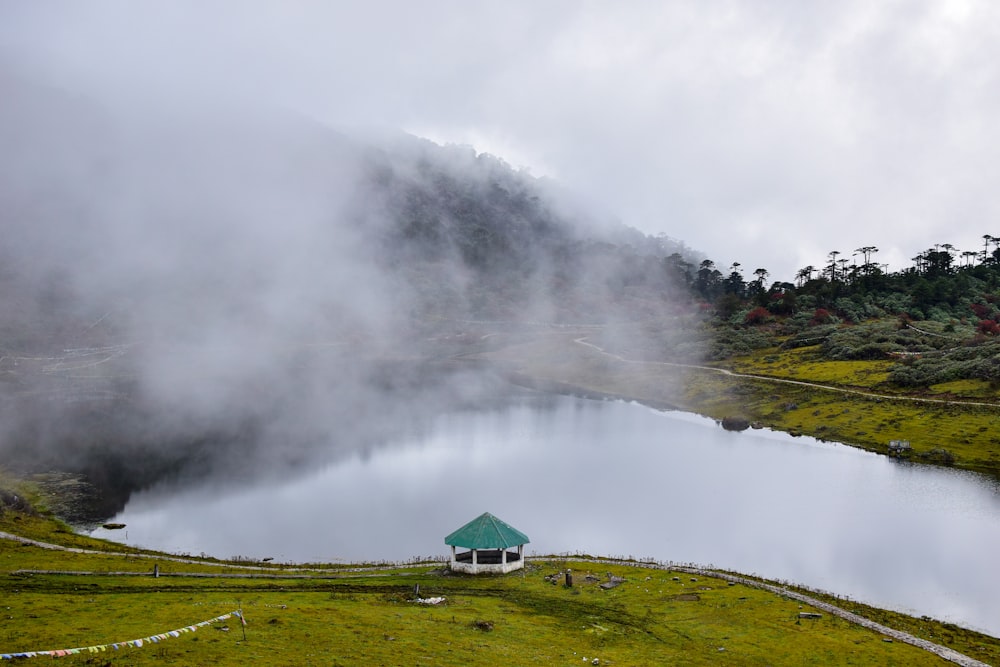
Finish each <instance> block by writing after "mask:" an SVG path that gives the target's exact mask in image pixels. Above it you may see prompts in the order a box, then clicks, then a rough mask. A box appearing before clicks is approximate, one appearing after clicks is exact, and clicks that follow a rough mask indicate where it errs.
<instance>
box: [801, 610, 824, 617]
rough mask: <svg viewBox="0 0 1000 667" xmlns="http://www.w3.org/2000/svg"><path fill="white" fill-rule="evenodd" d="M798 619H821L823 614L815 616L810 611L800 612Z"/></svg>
mask: <svg viewBox="0 0 1000 667" xmlns="http://www.w3.org/2000/svg"><path fill="white" fill-rule="evenodd" d="M799 618H823V614H817V613H816V612H812V611H800V612H799Z"/></svg>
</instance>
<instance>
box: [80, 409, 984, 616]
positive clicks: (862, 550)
mask: <svg viewBox="0 0 1000 667" xmlns="http://www.w3.org/2000/svg"><path fill="white" fill-rule="evenodd" d="M413 426H414V428H413V430H412V431H411V432H405V431H404V432H400V433H398V434H396V435H393V436H392V437H389V438H387V439H385V440H384V441H383V442H382V443H381V444H380V445H378V446H374V447H371V448H369V449H366V450H365V451H364V452H363V453H353V454H350V455H347V456H344V457H342V458H340V459H338V460H335V461H330V462H328V463H326V464H324V465H318V466H316V467H314V468H312V469H309V470H308V471H303V472H300V473H298V474H296V475H294V476H289V477H288V478H286V479H282V480H274V479H270V480H269V481H267V482H266V483H253V482H247V483H241V482H240V481H239V480H234V479H232V478H222V479H220V480H218V481H215V480H212V479H203V480H200V481H198V482H196V483H191V484H183V483H161V484H158V485H155V486H153V487H152V488H149V489H146V490H143V491H141V492H138V493H136V494H134V496H133V497H132V499H131V500H130V501H129V502H128V504H127V505H126V506H125V508H124V510H123V511H122V512H120V513H119V514H118V515H117V516H116V517H114V519H113V520H114V521H116V522H122V523H125V524H127V528H126V529H125V530H124V531H107V530H103V529H98V530H96V531H95V532H94V533H93V534H94V535H98V536H101V537H107V538H110V539H115V540H120V541H125V542H126V543H128V544H130V545H135V546H142V547H149V548H154V549H163V550H167V551H172V552H182V553H183V552H187V553H191V554H199V553H207V554H210V555H212V556H217V557H231V556H242V557H248V558H254V559H259V558H266V557H270V558H274V559H276V560H278V561H294V562H307V561H327V560H341V561H351V562H353V561H373V560H393V561H395V560H403V559H408V558H411V557H418V556H428V555H435V554H440V555H444V554H445V553H446V547H445V546H444V543H443V538H444V536H445V535H447V534H448V533H449V532H451V531H452V530H454V529H455V528H457V527H459V526H461V525H462V524H463V523H465V522H466V521H468V520H469V519H471V518H473V517H474V516H477V515H478V514H480V513H482V512H484V511H489V512H492V513H493V514H496V515H497V516H499V517H500V518H501V519H503V520H505V521H507V522H508V523H510V524H511V525H513V526H515V527H517V528H518V529H519V530H522V531H523V532H525V533H526V534H527V535H528V536H529V537H530V538H531V540H532V541H531V544H530V545H529V546H528V552H529V553H537V554H552V553H570V554H574V553H586V554H592V555H610V556H628V557H635V558H651V559H655V560H660V561H675V562H694V563H698V564H706V565H708V564H710V565H714V566H716V567H721V568H727V569H733V570H738V571H741V572H748V573H755V574H759V575H761V576H765V577H770V578H777V579H786V580H789V581H792V582H795V583H801V584H805V585H807V586H811V587H816V588H821V589H824V590H829V591H832V592H836V593H838V594H840V595H846V596H849V597H851V598H853V599H858V600H862V601H864V602H868V603H871V604H875V605H881V606H886V607H891V608H894V609H899V610H903V611H907V612H910V613H913V614H916V615H924V614H926V615H929V616H932V617H935V618H939V619H943V620H949V621H953V622H956V623H959V624H962V625H965V626H968V627H972V628H977V629H981V630H985V631H987V632H989V633H991V634H994V635H997V634H1000V625H998V623H997V619H998V618H1000V601H998V600H997V598H996V596H995V595H993V594H992V591H995V590H997V587H998V586H1000V575H998V574H997V571H996V568H995V554H996V553H997V551H998V548H1000V487H998V484H997V483H996V481H994V480H991V479H988V478H985V477H982V476H980V475H977V474H974V473H968V472H960V471H953V470H947V469H941V468H933V467H928V466H920V465H913V464H905V463H899V462H896V461H893V460H891V459H888V458H886V457H883V456H879V455H875V454H871V453H867V452H863V451H860V450H857V449H854V448H851V447H847V446H844V445H839V444H833V443H824V442H820V441H817V440H814V439H811V438H807V437H800V438H792V437H790V436H788V435H785V434H782V433H775V432H770V431H766V430H750V431H745V432H742V433H733V432H728V431H725V430H723V429H721V428H719V427H718V426H717V425H716V424H715V423H714V422H713V421H711V420H708V419H705V418H702V417H698V416H695V415H691V414H687V413H681V412H663V411H657V410H653V409H650V408H647V407H645V406H642V405H638V404H634V403H626V402H610V401H594V400H586V399H579V398H570V397H562V396H551V395H545V394H537V393H532V392H523V391H519V392H516V393H514V394H513V395H507V396H502V397H496V396H494V397H492V398H491V399H490V400H489V401H485V402H483V403H481V404H480V405H479V406H476V407H470V406H467V407H466V408H464V409H461V410H455V411H447V412H444V413H442V414H440V415H438V416H436V417H433V418H431V419H428V420H420V421H419V422H414V424H413Z"/></svg>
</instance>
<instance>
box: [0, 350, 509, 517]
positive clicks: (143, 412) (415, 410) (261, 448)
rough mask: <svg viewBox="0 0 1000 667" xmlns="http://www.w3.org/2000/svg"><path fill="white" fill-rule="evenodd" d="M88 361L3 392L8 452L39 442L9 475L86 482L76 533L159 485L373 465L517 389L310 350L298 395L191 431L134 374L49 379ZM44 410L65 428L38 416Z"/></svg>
mask: <svg viewBox="0 0 1000 667" xmlns="http://www.w3.org/2000/svg"><path fill="white" fill-rule="evenodd" d="M86 356H87V355H81V356H74V357H66V358H61V359H49V360H46V361H45V363H46V364H47V366H45V368H46V369H49V370H48V371H43V372H39V373H34V374H32V373H28V372H26V371H27V370H29V367H34V366H38V365H39V364H41V363H42V362H41V361H40V360H31V361H24V360H22V361H21V362H20V366H19V367H18V372H19V376H18V382H17V383H16V385H13V386H11V385H8V386H6V387H4V388H3V397H2V400H3V405H4V406H5V409H7V410H11V411H17V410H18V409H19V408H21V409H22V415H21V416H20V418H19V419H18V421H17V424H18V429H17V430H16V431H14V432H11V433H9V435H8V439H7V442H11V443H16V442H26V441H28V442H34V443H37V446H35V447H10V448H9V449H5V451H4V463H5V466H7V467H9V468H13V469H18V470H23V471H28V472H43V471H49V470H59V471H63V472H69V473H73V474H77V475H80V476H82V478H83V479H84V480H85V481H86V482H87V483H88V484H89V485H90V486H91V487H92V493H90V494H87V495H86V496H84V497H81V498H80V503H79V505H78V506H75V507H66V508H64V509H65V510H66V513H65V515H66V518H68V519H70V520H73V521H76V522H79V523H90V522H94V521H98V522H99V521H102V520H104V519H107V518H108V517H110V516H113V515H114V514H115V513H117V512H119V511H121V509H122V508H123V507H124V506H125V503H126V502H127V501H128V499H129V497H130V496H131V494H132V493H133V492H135V491H137V490H139V489H144V488H148V487H150V486H153V485H156V484H158V483H162V482H168V481H169V482H170V483H171V484H174V485H181V486H184V485H187V484H193V483H203V482H204V481H205V480H207V479H211V480H212V481H213V484H218V485H223V486H225V485H230V484H235V485H242V484H261V483H266V482H267V481H268V480H276V479H282V480H284V479H287V478H288V477H289V476H294V475H297V474H301V473H303V472H305V471H309V470H312V469H314V468H315V466H322V465H325V464H327V463H329V462H331V461H335V460H338V459H341V458H343V457H345V456H351V455H355V454H361V455H365V454H366V453H367V452H371V451H372V450H375V449H378V448H380V447H383V446H385V444H386V443H387V442H392V441H393V440H394V438H398V437H399V435H400V434H401V433H419V432H422V431H423V430H424V429H426V428H427V427H428V426H427V425H428V423H429V422H430V421H431V420H432V419H433V418H434V416H435V415H437V414H439V413H441V412H442V411H446V410H455V409H466V408H468V409H484V408H488V407H489V406H490V405H492V404H495V403H498V402H499V403H503V402H504V401H505V400H506V399H505V395H506V394H508V393H509V392H510V391H511V390H512V389H511V388H510V387H509V386H508V385H506V384H505V383H504V382H503V381H502V380H500V379H499V378H498V377H496V376H494V375H492V374H490V373H489V372H486V371H481V370H477V369H476V368H475V367H474V366H473V365H471V364H460V363H448V362H416V361H381V362H366V363H364V364H359V363H358V362H357V360H351V362H350V364H345V363H344V360H343V359H340V358H339V356H340V355H339V353H338V354H336V355H329V354H326V353H324V352H323V351H316V350H309V351H306V352H299V353H297V354H296V358H297V361H298V362H299V363H303V364H308V365H309V366H310V372H309V374H308V376H305V377H304V378H303V379H304V381H303V384H302V386H300V387H294V386H293V387H289V386H288V385H285V384H281V385H274V386H266V385H265V386H257V387H252V388H248V390H247V392H246V394H245V395H243V396H242V400H243V401H245V410H244V411H243V412H242V413H241V414H232V413H230V414H227V415H222V416H220V415H207V416H206V417H205V418H203V419H200V420H190V421H188V422H187V423H183V422H177V421H171V414H170V412H169V409H167V408H164V407H163V406H157V405H155V404H151V403H150V402H149V401H148V400H147V399H146V398H145V397H144V396H143V395H142V392H141V390H139V389H137V387H136V386H135V383H134V381H132V380H130V379H129V375H128V374H127V373H126V374H123V375H120V376H113V377H100V376H94V377H83V376H76V377H71V378H61V377H59V374H58V372H55V371H53V369H54V368H56V367H57V366H58V367H61V368H63V369H65V368H66V367H67V366H68V364H69V361H68V359H70V358H73V359H81V358H85V357H86ZM109 363H111V362H109ZM114 363H115V364H116V368H117V370H118V371H122V370H123V369H126V368H127V367H128V364H129V359H128V353H127V352H125V353H123V355H122V356H121V357H120V358H116V359H115V360H114ZM39 367H40V366H39ZM362 368H363V370H362ZM320 374H321V375H324V376H327V377H329V378H330V380H329V382H330V386H328V387H317V386H316V384H315V383H313V382H308V379H309V378H315V377H316V376H317V375H320ZM109 386H110V387H113V388H114V390H113V391H112V390H109V389H108V387H109ZM46 405H48V406H51V408H52V414H57V415H59V418H58V419H56V420H52V419H51V415H50V414H49V413H47V411H46V410H44V409H43V410H39V406H46ZM26 415H32V416H28V417H26Z"/></svg>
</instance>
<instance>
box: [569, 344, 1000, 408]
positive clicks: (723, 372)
mask: <svg viewBox="0 0 1000 667" xmlns="http://www.w3.org/2000/svg"><path fill="white" fill-rule="evenodd" d="M573 342H574V343H577V344H579V345H585V346H586V347H589V348H593V349H594V350H597V352H599V353H600V354H602V355H604V356H606V357H611V358H612V359H615V360H616V361H620V362H622V363H626V364H636V365H642V366H669V367H672V368H693V369H696V370H703V371H710V372H713V373H718V374H720V375H725V376H727V377H733V378H745V379H749V380H762V381H764V382H774V383H778V384H790V385H797V386H800V387H809V388H811V389H820V390H823V391H835V392H839V393H841V394H850V395H853V396H861V397H863V398H872V399H877V400H882V401H910V402H912V403H932V404H939V405H955V406H966V407H980V408H994V409H997V408H1000V404H997V403H986V402H981V401H949V400H947V399H943V398H922V397H920V396H895V395H892V394H876V393H872V392H867V391H861V390H859V389H848V388H846V387H836V386H833V385H828V384H817V383H815V382H805V381H804V380H789V379H787V378H776V377H770V376H768V375H753V374H750V373H736V372H734V371H730V370H727V369H725V368H716V367H714V366H700V365H698V364H681V363H675V362H672V361H642V360H639V359H626V358H625V357H623V356H621V355H618V354H614V353H612V352H608V351H606V350H605V349H604V348H602V347H600V346H598V345H595V344H594V343H591V342H588V341H587V337H586V336H581V337H580V338H574V339H573Z"/></svg>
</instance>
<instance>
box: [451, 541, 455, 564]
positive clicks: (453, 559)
mask: <svg viewBox="0 0 1000 667" xmlns="http://www.w3.org/2000/svg"><path fill="white" fill-rule="evenodd" d="M451 562H452V565H454V564H455V545H454V544H453V545H451Z"/></svg>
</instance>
